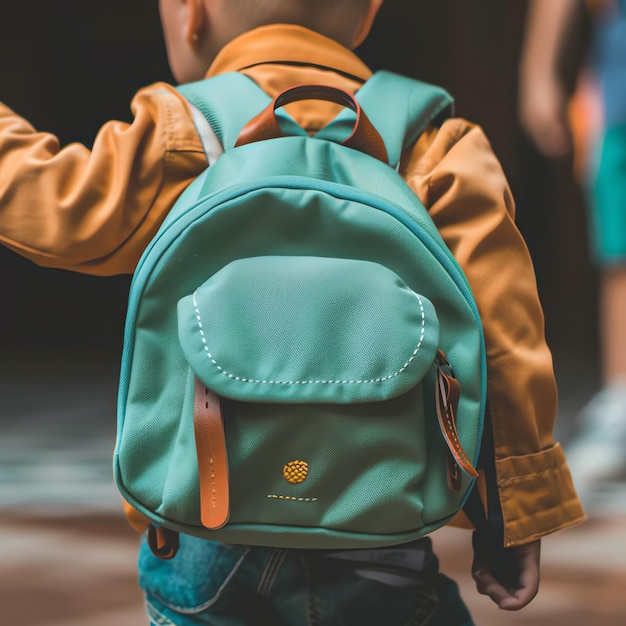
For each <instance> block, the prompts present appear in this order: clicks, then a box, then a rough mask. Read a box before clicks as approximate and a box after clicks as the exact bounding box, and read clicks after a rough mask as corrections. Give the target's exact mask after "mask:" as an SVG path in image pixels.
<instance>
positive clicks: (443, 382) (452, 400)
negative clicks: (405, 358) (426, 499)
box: [435, 350, 478, 491]
mask: <svg viewBox="0 0 626 626" xmlns="http://www.w3.org/2000/svg"><path fill="white" fill-rule="evenodd" d="M460 397H461V386H460V385H459V381H458V380H457V379H456V378H455V377H454V372H453V371H452V367H451V366H450V364H449V363H448V360H447V358H446V355H445V354H444V353H443V352H442V351H441V350H438V352H437V385H436V389H435V406H436V407H437V419H438V421H439V427H440V428H441V432H442V434H443V437H444V439H445V441H446V444H447V446H448V451H449V453H448V460H447V465H448V486H449V487H450V489H452V491H459V490H460V489H461V475H460V473H459V468H460V469H462V470H463V471H464V472H465V473H466V474H469V475H470V476H472V477H473V478H477V477H478V472H477V471H476V468H475V467H474V466H473V465H472V462H471V461H470V460H469V458H468V456H467V454H466V453H465V450H463V447H462V446H461V441H460V440H459V433H458V431H457V428H456V410H457V407H458V405H459V398H460Z"/></svg>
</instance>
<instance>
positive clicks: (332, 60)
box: [207, 24, 372, 82]
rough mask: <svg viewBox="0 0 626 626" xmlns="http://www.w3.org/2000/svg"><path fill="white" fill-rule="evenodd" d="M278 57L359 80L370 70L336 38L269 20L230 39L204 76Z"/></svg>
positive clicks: (261, 62)
mask: <svg viewBox="0 0 626 626" xmlns="http://www.w3.org/2000/svg"><path fill="white" fill-rule="evenodd" d="M281 61H283V62H285V63H287V64H302V65H304V66H307V65H308V66H310V65H314V66H321V67H325V68H332V69H333V70H335V71H336V72H338V73H340V74H343V75H346V76H353V77H356V78H357V79H358V80H360V81H361V82H364V81H365V80H367V79H368V78H369V77H370V76H371V74H372V73H371V71H370V70H369V69H368V67H367V66H366V65H365V64H364V63H363V62H362V61H361V60H360V59H359V58H358V57H357V56H356V55H355V54H354V53H353V52H352V51H351V50H348V49H347V48H344V47H343V46H342V45H341V44H339V43H337V42H336V41H334V40H332V39H329V38H327V37H324V36H323V35H320V34H318V33H315V32H313V31H311V30H308V29H307V28H303V27H301V26H296V25H291V24H273V25H270V26H261V27H259V28H255V29H253V30H251V31H248V32H246V33H243V34H242V35H239V36H238V37H236V38H235V39H233V40H232V41H230V42H229V43H228V44H227V45H226V46H225V47H224V48H223V49H222V50H221V51H220V53H219V54H218V55H217V57H216V58H215V60H214V61H213V63H212V64H211V66H210V67H209V70H208V72H207V78H209V77H211V76H215V75H216V74H222V73H224V72H233V71H241V70H245V69H247V68H251V67H255V66H259V65H264V64H280V62H281Z"/></svg>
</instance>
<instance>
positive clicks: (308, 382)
mask: <svg viewBox="0 0 626 626" xmlns="http://www.w3.org/2000/svg"><path fill="white" fill-rule="evenodd" d="M197 293H198V291H197V290H196V291H195V292H194V294H193V305H194V310H195V312H196V321H197V322H198V330H199V332H200V338H201V340H202V343H203V344H204V345H203V348H204V353H205V355H206V357H207V359H209V361H211V363H213V365H215V367H216V368H217V369H218V370H219V371H220V372H221V373H222V374H224V376H227V377H228V378H231V379H232V380H236V381H237V382H241V383H255V384H260V385H311V384H318V385H363V384H368V383H382V382H384V381H386V380H390V379H391V378H395V377H396V376H399V375H400V374H402V372H404V371H405V370H406V369H407V367H409V365H411V363H412V362H413V361H414V360H415V357H416V356H417V353H418V352H419V350H420V348H421V347H422V343H423V342H424V335H425V332H426V315H425V313H424V303H423V302H422V299H421V298H420V296H419V294H417V293H415V292H414V291H411V293H412V294H413V295H414V296H415V297H416V298H417V301H418V302H419V306H420V313H421V316H422V327H421V330H420V338H419V342H418V344H417V347H416V348H415V350H413V354H411V357H410V358H409V360H408V361H407V362H406V363H405V364H404V365H403V366H402V367H401V368H400V369H399V370H398V371H396V372H393V373H392V374H388V375H387V376H381V377H379V378H370V379H369V380H255V379H251V378H245V377H243V376H236V375H235V374H231V373H230V372H228V371H226V370H225V369H224V368H222V367H221V366H220V365H219V364H218V362H217V361H216V360H215V358H214V357H213V355H212V354H211V352H210V351H209V347H208V344H207V340H206V336H205V334H204V327H203V325H202V318H201V316H200V309H199V308H198V301H197V299H196V294H197Z"/></svg>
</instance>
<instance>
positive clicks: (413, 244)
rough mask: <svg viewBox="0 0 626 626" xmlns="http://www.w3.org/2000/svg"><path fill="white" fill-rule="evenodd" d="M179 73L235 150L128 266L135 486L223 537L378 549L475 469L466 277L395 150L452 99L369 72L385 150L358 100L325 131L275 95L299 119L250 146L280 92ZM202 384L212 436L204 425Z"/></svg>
mask: <svg viewBox="0 0 626 626" xmlns="http://www.w3.org/2000/svg"><path fill="white" fill-rule="evenodd" d="M182 91H183V94H184V95H185V96H186V97H187V98H188V99H189V100H190V101H191V102H192V103H193V104H194V105H196V106H197V108H199V109H200V110H201V111H202V112H203V113H204V114H205V115H206V117H207V119H208V120H209V122H210V123H211V125H212V126H213V128H214V130H215V132H216V135H217V136H218V138H219V139H220V141H221V142H222V144H223V146H224V148H225V152H224V154H223V155H221V156H220V157H219V159H218V160H217V162H216V163H215V164H213V165H212V166H211V167H209V168H208V169H207V170H206V171H205V173H203V174H202V175H201V176H200V177H199V178H198V179H197V180H196V181H195V182H194V183H192V185H191V186H190V187H189V188H188V189H187V190H186V191H185V192H184V193H183V195H182V196H181V198H180V199H179V200H178V202H177V203H176V205H175V206H174V207H173V209H172V211H171V213H170V214H169V215H168V217H167V219H166V220H165V223H164V224H163V225H162V227H161V229H160V231H159V232H158V234H157V236H156V237H155V239H154V240H153V242H152V243H151V245H150V246H149V247H148V249H147V250H146V251H145V253H144V255H143V257H142V259H141V261H140V263H139V266H138V268H137V270H136V273H135V275H134V278H133V283H132V286H131V292H130V297H129V308H128V314H127V321H126V330H125V345H124V354H123V361H122V369H121V384H120V390H119V400H118V435H117V442H116V449H115V455H114V470H115V477H116V482H117V485H118V488H119V490H120V492H121V494H122V495H123V497H124V498H125V499H126V500H127V501H128V502H129V503H130V504H131V505H132V506H133V507H135V508H136V509H137V510H139V511H140V512H141V513H143V514H144V515H146V516H147V517H148V518H150V519H151V520H152V521H153V523H154V525H155V527H160V528H165V529H169V530H172V531H175V532H183V533H187V534H190V535H195V536H197V537H203V538H206V539H211V540H216V541H222V542H227V543H237V544H247V545H266V546H280V547H291V548H319V549H335V548H342V549H344V548H360V547H376V546H385V545H393V544H399V543H403V542H407V541H411V540H414V539H417V538H420V537H422V536H424V535H426V534H428V533H430V532H432V531H433V530H435V529H436V528H439V527H440V526H442V525H444V524H445V523H446V522H448V521H449V520H450V519H451V518H452V517H454V516H455V515H456V514H457V513H458V512H459V510H460V509H461V508H462V506H463V503H464V502H465V499H466V498H467V495H468V492H469V490H470V489H471V488H472V486H473V483H474V478H475V475H474V474H470V473H468V472H467V471H464V470H463V466H461V470H462V471H460V472H456V474H455V470H454V453H455V451H456V452H457V453H458V454H461V455H466V460H467V462H468V465H469V466H470V467H471V466H472V465H474V464H475V463H476V461H477V458H478V453H479V446H480V440H481V433H482V426H483V416H484V410H485V351H484V343H483V336H482V330H481V326H480V320H479V315H478V311H477V309H476V305H475V303H474V299H473V297H472V294H471V291H470V289H469V287H468V285H467V282H466V280H465V277H464V276H463V273H462V272H461V270H460V268H459V267H458V265H457V263H456V262H455V260H454V258H453V257H452V255H451V254H450V252H449V250H448V249H447V248H446V246H445V244H444V242H443V241H442V239H441V237H440V236H439V233H438V232H437V229H436V227H435V226H434V224H433V222H432V220H431V218H430V217H429V215H428V212H427V211H426V209H425V208H424V206H423V205H422V204H421V202H420V201H419V200H418V198H417V197H416V196H415V194H414V193H413V192H412V191H411V190H410V188H409V187H408V186H407V185H406V183H405V182H404V181H403V180H402V178H401V176H400V175H399V174H398V172H397V167H396V166H397V162H398V160H399V158H400V154H401V152H402V150H403V149H404V148H405V147H406V146H408V145H410V144H411V142H413V141H414V140H415V139H416V138H417V136H419V134H420V133H421V132H422V131H423V129H424V128H425V126H426V125H427V124H429V123H432V122H433V121H435V120H436V118H437V116H440V115H445V114H446V111H447V110H449V107H450V104H451V103H450V99H449V97H448V96H447V94H445V92H442V91H441V90H438V89H437V88H434V87H430V86H428V85H424V84H422V83H415V82H414V81H409V80H408V79H404V78H400V77H396V76H393V75H390V74H381V75H375V78H374V79H372V81H370V82H368V83H366V85H365V86H364V87H363V88H362V90H360V91H359V92H357V94H356V100H357V102H358V103H359V104H358V106H357V108H359V107H360V108H359V110H358V111H357V115H358V114H360V113H363V114H364V115H365V114H366V115H367V117H368V119H369V120H370V121H371V123H372V125H373V127H374V128H375V129H377V131H378V132H380V136H381V137H382V139H383V143H384V144H385V147H386V153H387V162H383V161H382V160H380V159H378V158H375V157H373V156H371V155H370V154H366V153H364V152H362V151H360V150H357V149H355V148H353V147H350V146H349V145H346V142H345V141H344V139H345V136H346V135H347V134H348V135H349V134H350V129H351V128H352V127H353V126H355V125H356V124H357V122H355V121H354V111H350V110H347V111H346V112H345V113H343V114H341V115H340V116H339V117H338V118H337V119H336V120H334V122H333V123H331V124H330V125H329V127H328V128H327V129H323V130H322V131H320V132H319V133H318V134H317V135H314V136H310V135H309V134H308V133H306V132H304V131H303V130H302V129H300V128H299V127H297V125H295V123H294V122H293V121H292V120H291V119H290V118H289V117H288V115H286V114H284V115H283V113H282V109H281V110H280V111H279V110H278V109H279V108H280V107H278V106H276V103H274V107H275V108H274V109H273V111H274V113H275V115H276V120H277V123H278V125H279V126H280V127H281V128H282V129H283V130H284V134H283V135H282V136H277V137H270V138H264V139H262V140H258V141H254V142H251V143H245V144H243V145H235V144H236V141H237V137H238V136H239V135H240V132H241V129H242V127H243V126H245V125H246V124H247V123H248V121H249V120H250V119H251V118H253V117H254V115H256V114H257V113H259V112H260V111H261V110H263V109H266V108H267V106H268V105H269V106H270V107H271V106H272V103H271V102H270V100H269V98H268V97H267V96H266V95H265V94H264V93H263V92H262V91H261V90H260V89H259V88H258V87H257V86H256V85H255V84H254V83H252V82H251V81H250V80H249V79H247V78H246V77H244V76H241V75H239V74H226V75H223V76H218V77H216V78H213V79H209V80H207V81H203V82H202V83H198V84H196V85H190V86H186V87H185V88H183V89H182ZM309 95H310V94H309ZM313 95H314V96H315V94H313ZM333 97H335V96H333ZM278 104H280V102H279V103H278ZM451 381H452V382H454V384H455V385H457V384H458V389H459V390H460V392H459V393H457V394H456V397H452V396H453V395H455V394H453V393H451V392H452V390H451V384H452V382H451ZM203 393H206V394H207V398H210V399H211V402H212V403H213V404H215V403H216V402H217V403H218V404H219V412H220V416H221V422H220V424H221V430H220V431H219V432H217V434H215V432H213V431H212V430H211V428H209V429H208V430H207V432H205V433H202V432H200V431H198V430H197V429H194V419H197V412H198V411H210V410H211V406H210V402H209V400H208V399H207V401H206V402H204V400H203V399H202V398H200V399H199V398H198V394H203ZM203 402H204V406H202V403H203ZM452 404H454V407H452ZM438 405H440V406H438ZM448 405H450V410H454V424H453V425H452V428H451V434H450V432H448V434H447V435H446V433H445V432H444V431H445V428H444V427H442V425H441V423H442V421H443V422H445V421H446V419H447V418H446V414H447V413H446V411H448ZM198 407H200V408H198ZM438 416H439V418H438ZM205 436H206V437H208V438H209V439H210V438H212V437H215V438H216V440H217V444H215V445H217V446H218V447H219V450H222V449H223V448H224V449H225V458H224V459H216V458H213V457H214V454H213V452H212V451H211V450H212V449H214V448H212V447H211V446H213V445H214V442H213V441H212V440H209V441H206V442H204V443H203V442H201V441H198V439H199V438H201V437H205ZM221 439H223V441H222V443H220V440H221ZM450 439H453V441H452V442H451V441H450ZM455 439H456V441H454V440H455ZM204 444H206V446H208V448H207V447H206V446H205V445H204ZM207 450H208V452H207ZM220 454H221V452H220ZM220 464H221V465H220ZM457 469H458V467H457ZM451 473H452V474H453V476H452V481H451ZM203 475H204V478H202V476H203ZM202 481H204V484H202ZM212 509H215V511H218V513H219V511H222V513H221V515H222V517H221V521H218V523H215V524H212V523H210V522H208V523H207V521H206V520H207V516H208V518H211V516H212ZM218 519H219V518H218Z"/></svg>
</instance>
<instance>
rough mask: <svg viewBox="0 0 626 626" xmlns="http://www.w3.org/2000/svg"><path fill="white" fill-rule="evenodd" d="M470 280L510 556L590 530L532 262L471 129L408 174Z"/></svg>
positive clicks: (493, 163) (444, 130) (458, 132)
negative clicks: (569, 452)
mask: <svg viewBox="0 0 626 626" xmlns="http://www.w3.org/2000/svg"><path fill="white" fill-rule="evenodd" d="M403 168H404V174H405V177H406V179H407V182H408V183H409V185H410V186H411V187H412V188H413V190H414V191H415V192H416V193H417V195H418V196H419V197H420V199H421V200H422V202H423V203H424V204H425V206H426V207H427V209H428V210H429V213H430V215H431V217H432V219H433V220H434V222H435V224H436V225H437V227H438V229H439V232H440V233H441V235H442V237H443V239H444V241H445V242H446V244H447V246H448V247H449V248H450V250H451V251H452V253H453V254H454V256H455V257H456V259H457V261H458V262H459V264H460V266H461V268H462V269H463V271H464V272H465V274H466V276H467V279H468V281H469V284H470V286H471V288H472V291H473V294H474V297H475V299H476V303H477V305H478V310H479V312H480V315H481V319H482V322H483V328H484V334H485V343H486V351H487V364H488V380H487V402H488V411H489V413H490V416H491V423H492V428H493V440H494V454H495V467H496V478H497V487H498V493H499V496H500V505H501V509H502V515H503V521H504V543H505V545H506V546H514V545H517V544H522V543H527V542H529V541H532V540H534V539H537V538H539V537H541V536H543V535H546V534H548V533H551V532H553V531H556V530H559V529H561V528H564V527H567V526H570V525H573V524H575V523H578V522H580V521H582V520H583V518H584V515H583V512H582V508H581V505H580V502H579V500H578V497H577V495H576V492H575V491H574V487H573V484H572V480H571V477H570V473H569V469H568V468H567V465H566V462H565V458H564V455H563V452H562V449H561V447H560V445H559V444H558V443H555V441H554V439H553V427H554V420H555V416H556V407H557V392H556V383H555V378H554V373H553V367H552V357H551V354H550V351H549V349H548V346H547V344H546V341H545V335H544V318H543V312H542V309H541V306H540V303H539V298H538V294H537V288H536V281H535V274H534V269H533V266H532V262H531V259H530V256H529V253H528V250H527V248H526V245H525V243H524V241H523V240H522V237H521V235H520V233H519V231H518V229H517V227H516V226H515V223H514V211H515V209H514V203H513V199H512V196H511V192H510V189H509V187H508V184H507V182H506V179H505V176H504V173H503V171H502V169H501V166H500V164H499V162H498V161H497V159H496V157H495V155H494V153H493V151H492V149H491V147H490V145H489V143H488V141H487V139H486V137H485V135H484V133H483V132H482V130H481V129H480V128H478V127H476V126H473V125H471V124H469V123H467V122H465V121H463V120H459V119H454V120H449V121H447V122H446V123H445V124H444V125H443V126H442V127H441V129H439V130H435V129H431V131H429V132H428V133H426V134H425V135H424V136H423V137H422V138H421V139H420V141H419V142H418V144H417V145H416V147H415V149H414V151H413V152H412V154H411V155H409V156H408V157H407V159H406V163H404V165H403Z"/></svg>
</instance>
